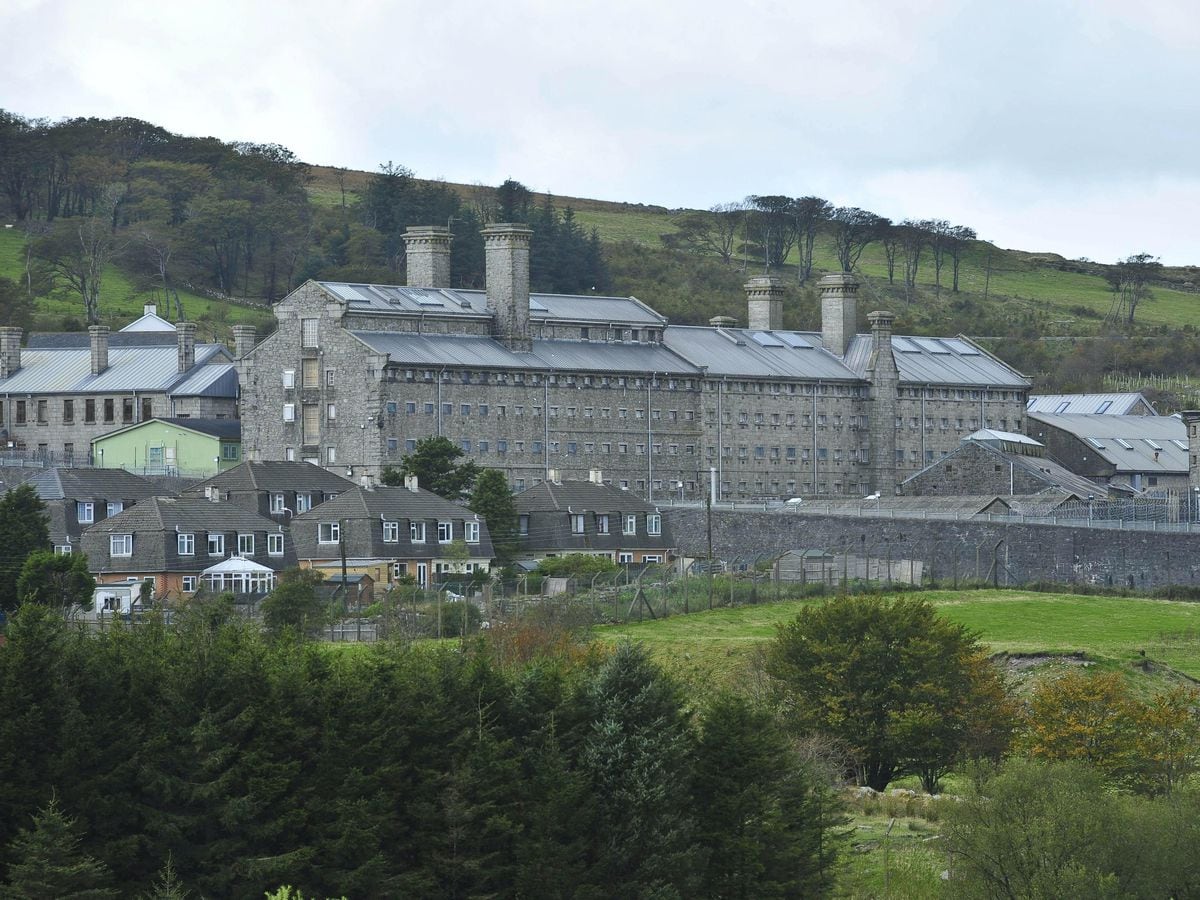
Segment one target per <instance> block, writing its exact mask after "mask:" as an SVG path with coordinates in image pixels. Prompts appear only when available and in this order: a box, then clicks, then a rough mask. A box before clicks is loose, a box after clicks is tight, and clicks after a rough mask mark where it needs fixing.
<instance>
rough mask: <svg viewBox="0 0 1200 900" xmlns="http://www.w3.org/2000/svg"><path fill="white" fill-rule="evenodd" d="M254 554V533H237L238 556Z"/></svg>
mask: <svg viewBox="0 0 1200 900" xmlns="http://www.w3.org/2000/svg"><path fill="white" fill-rule="evenodd" d="M253 555H254V535H253V534H239V535H238V556H253Z"/></svg>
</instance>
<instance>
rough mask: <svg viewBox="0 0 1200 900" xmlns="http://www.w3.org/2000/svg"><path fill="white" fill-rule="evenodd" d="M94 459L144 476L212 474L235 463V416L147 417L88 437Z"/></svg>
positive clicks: (238, 454)
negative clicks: (220, 417) (205, 417)
mask: <svg viewBox="0 0 1200 900" xmlns="http://www.w3.org/2000/svg"><path fill="white" fill-rule="evenodd" d="M92 459H93V460H95V463H96V465H98V466H100V467H102V468H109V469H127V470H129V471H132V472H143V473H145V474H147V475H184V476H187V475H193V476H194V475H211V474H214V473H216V472H223V471H226V470H227V469H230V468H232V467H233V466H236V465H239V464H240V463H241V459H242V424H241V422H240V421H238V420H237V419H200V418H195V419H160V418H157V417H156V418H153V419H147V420H146V421H145V422H138V423H137V424H136V425H127V426H125V427H124V428H118V429H117V430H116V431H110V432H109V433H108V434H105V435H102V436H101V437H98V438H92Z"/></svg>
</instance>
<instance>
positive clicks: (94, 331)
mask: <svg viewBox="0 0 1200 900" xmlns="http://www.w3.org/2000/svg"><path fill="white" fill-rule="evenodd" d="M88 335H89V336H90V337H91V340H92V374H93V375H99V374H100V373H101V372H103V371H104V370H105V369H107V368H108V326H107V325H91V326H89V327H88Z"/></svg>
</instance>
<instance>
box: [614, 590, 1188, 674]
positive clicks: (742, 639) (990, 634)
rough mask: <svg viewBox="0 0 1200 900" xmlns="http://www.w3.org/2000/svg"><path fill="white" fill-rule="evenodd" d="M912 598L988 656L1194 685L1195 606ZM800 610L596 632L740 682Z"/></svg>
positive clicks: (726, 613) (991, 596)
mask: <svg viewBox="0 0 1200 900" xmlns="http://www.w3.org/2000/svg"><path fill="white" fill-rule="evenodd" d="M906 596H919V597H923V598H926V599H928V600H930V601H931V602H932V603H934V604H935V605H936V606H937V607H938V608H939V611H940V612H941V614H942V615H944V616H946V618H948V619H951V620H952V621H955V622H959V623H961V624H963V625H966V626H967V627H968V628H970V629H972V630H974V631H977V632H979V634H980V635H981V638H982V640H983V642H984V643H986V644H987V645H988V646H989V647H990V648H991V649H992V650H993V651H995V652H1000V651H1005V652H1009V653H1023V654H1025V653H1054V654H1057V653H1073V652H1075V651H1080V650H1082V651H1084V652H1085V653H1087V654H1088V657H1089V658H1091V659H1095V660H1097V661H1100V662H1101V663H1105V664H1110V665H1118V666H1120V665H1122V664H1126V663H1130V662H1133V661H1134V660H1137V659H1140V656H1139V651H1141V650H1145V651H1146V656H1147V657H1148V658H1149V659H1151V660H1154V661H1156V662H1160V663H1163V664H1165V665H1167V666H1169V667H1171V668H1172V669H1176V670H1178V671H1180V672H1182V673H1184V674H1186V675H1189V676H1191V677H1194V678H1200V604H1197V603H1184V602H1178V601H1168V600H1148V599H1141V598H1126V597H1079V596H1074V595H1071V594H1039V593H1031V592H1025V591H991V590H989V591H929V592H925V593H920V594H911V595H906ZM805 602H812V601H785V602H782V603H767V604H760V605H758V606H742V607H737V608H734V609H717V610H713V611H711V612H700V613H693V614H692V615H690V616H674V617H672V618H670V619H665V620H658V621H645V622H635V623H630V624H627V625H611V626H602V627H597V628H596V630H595V633H596V635H597V637H599V638H600V639H601V640H606V641H618V640H623V639H626V638H628V639H631V640H636V641H641V642H643V643H645V644H646V645H647V646H648V647H649V648H650V649H651V650H652V651H653V652H654V653H655V655H656V656H658V657H659V658H660V659H662V660H663V661H665V662H667V663H668V664H669V665H670V666H671V667H672V668H673V669H675V670H676V671H677V672H678V673H679V674H680V675H681V676H683V677H684V678H685V679H687V680H689V681H691V680H694V679H702V680H705V681H708V680H711V679H712V678H714V677H716V678H733V677H740V676H741V675H742V674H743V673H745V672H746V671H747V669H748V666H747V663H748V662H749V660H750V659H751V658H752V656H753V654H754V653H755V652H756V650H757V648H759V647H760V646H761V645H762V644H763V642H765V641H767V640H769V639H770V638H771V637H772V636H773V635H774V633H775V628H776V627H777V626H778V625H780V624H782V623H784V622H788V621H790V620H791V619H792V618H794V617H795V615H796V613H797V612H798V611H799V609H800V608H801V606H802V605H803V604H804V603H805Z"/></svg>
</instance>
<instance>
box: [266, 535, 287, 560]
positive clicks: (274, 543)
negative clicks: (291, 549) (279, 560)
mask: <svg viewBox="0 0 1200 900" xmlns="http://www.w3.org/2000/svg"><path fill="white" fill-rule="evenodd" d="M267 555H268V556H283V534H282V533H281V532H278V531H272V532H271V533H270V534H268V535H267Z"/></svg>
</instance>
